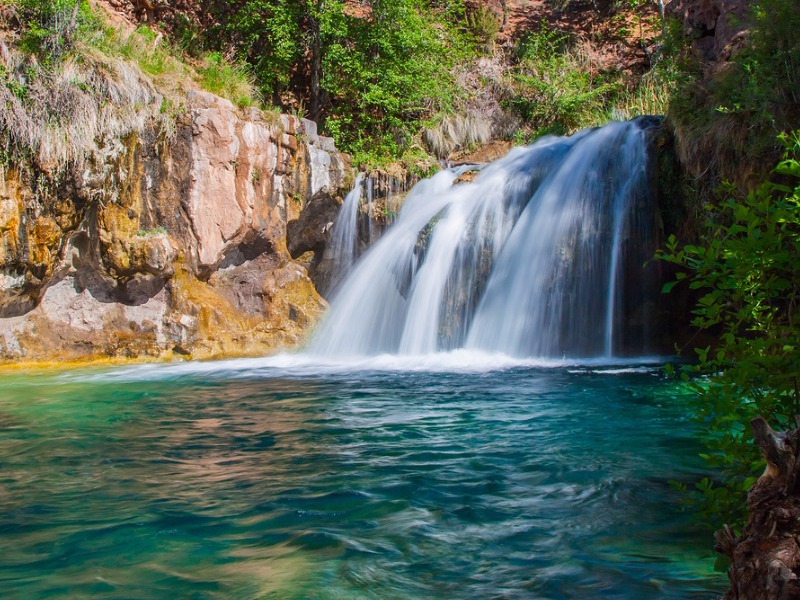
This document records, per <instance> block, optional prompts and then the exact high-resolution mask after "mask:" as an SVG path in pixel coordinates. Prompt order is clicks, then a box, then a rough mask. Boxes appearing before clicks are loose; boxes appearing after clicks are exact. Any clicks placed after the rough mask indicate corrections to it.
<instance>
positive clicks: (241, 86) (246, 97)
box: [198, 52, 259, 108]
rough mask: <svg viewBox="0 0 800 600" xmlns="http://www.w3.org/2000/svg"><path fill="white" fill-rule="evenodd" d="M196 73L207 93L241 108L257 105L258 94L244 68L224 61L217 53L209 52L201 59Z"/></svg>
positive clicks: (246, 69) (248, 73) (247, 71)
mask: <svg viewBox="0 0 800 600" xmlns="http://www.w3.org/2000/svg"><path fill="white" fill-rule="evenodd" d="M198 71H199V73H200V85H202V86H203V88H204V89H206V90H208V91H209V92H213V93H215V94H217V95H219V96H222V97H224V98H227V99H229V100H230V101H231V102H233V103H234V104H236V105H237V106H239V107H242V108H244V107H247V106H256V105H258V103H259V100H258V94H257V93H256V90H255V85H254V83H253V80H252V76H251V75H250V72H249V70H248V68H247V67H246V66H244V65H239V64H234V63H231V62H228V61H226V60H225V59H224V57H223V56H222V54H220V53H219V52H210V53H208V54H206V55H205V56H204V57H203V60H202V62H201V64H200V67H199V68H198Z"/></svg>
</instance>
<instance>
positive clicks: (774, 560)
mask: <svg viewBox="0 0 800 600" xmlns="http://www.w3.org/2000/svg"><path fill="white" fill-rule="evenodd" d="M751 425H752V427H753V435H754V438H755V440H756V443H758V445H759V447H760V448H761V452H762V453H763V454H764V458H765V459H766V460H767V468H766V470H765V471H764V474H763V475H761V477H760V478H759V479H758V481H757V482H756V483H755V484H754V485H753V487H752V488H751V489H750V492H749V493H748V495H747V504H748V510H749V514H748V519H747V524H746V525H745V527H744V530H743V531H742V534H741V535H739V536H736V535H735V534H734V532H733V529H732V528H731V527H729V526H727V525H726V526H725V527H724V528H723V529H722V530H720V531H718V532H717V533H716V534H715V537H716V539H717V545H716V549H717V551H718V552H722V553H724V554H726V555H728V557H729V558H730V560H731V566H730V568H729V569H728V577H729V579H730V582H731V587H730V589H729V590H728V593H727V594H725V600H789V599H798V600H800V578H799V576H800V489H798V468H800V458H798V457H799V456H800V427H798V428H797V429H791V430H789V431H785V432H775V431H774V430H773V429H772V428H771V427H770V426H769V425H768V424H767V422H766V421H765V420H764V419H763V418H761V417H758V418H756V419H753V421H752V422H751Z"/></svg>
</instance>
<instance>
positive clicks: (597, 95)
mask: <svg viewBox="0 0 800 600" xmlns="http://www.w3.org/2000/svg"><path fill="white" fill-rule="evenodd" d="M517 57H518V65H517V66H516V68H515V70H514V72H513V74H512V84H513V88H514V90H515V93H514V94H513V95H512V96H511V97H509V98H507V99H506V100H505V105H506V106H507V107H508V108H510V109H512V110H514V111H516V112H517V113H518V114H519V115H520V117H522V118H523V119H524V120H525V121H527V122H528V123H529V124H530V125H531V126H532V127H533V128H534V129H537V130H539V131H540V132H552V133H569V132H572V131H575V130H577V129H580V128H582V127H586V126H588V125H596V124H600V123H602V122H604V121H607V120H608V119H609V117H610V111H611V107H612V106H613V102H614V99H615V98H616V96H617V95H618V94H619V93H620V92H621V90H622V81H621V78H620V76H619V74H618V73H615V72H607V71H603V70H602V69H600V68H599V67H598V65H596V64H594V63H593V61H592V59H591V58H590V57H589V56H588V55H587V54H586V53H585V52H582V51H581V49H580V48H579V47H578V46H577V45H576V44H574V43H573V42H572V40H570V38H569V36H567V35H566V34H565V33H563V32H561V31H558V30H557V29H554V28H552V27H551V26H550V25H548V24H547V23H546V22H542V23H541V24H540V26H539V28H538V29H537V30H536V31H534V32H532V33H530V34H529V35H528V36H527V37H525V38H523V39H522V40H521V41H520V43H519V44H518V47H517Z"/></svg>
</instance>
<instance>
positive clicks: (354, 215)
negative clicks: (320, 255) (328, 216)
mask: <svg viewBox="0 0 800 600" xmlns="http://www.w3.org/2000/svg"><path fill="white" fill-rule="evenodd" d="M363 182H364V174H363V173H359V174H358V175H357V176H356V180H355V182H354V183H353V189H352V190H351V191H350V193H349V194H347V196H345V199H344V201H343V202H342V207H341V208H340V209H339V214H338V215H337V217H336V222H335V223H334V224H333V230H332V231H331V243H330V253H331V254H332V257H333V265H332V267H331V284H330V285H331V288H332V289H333V288H335V287H336V286H337V285H338V284H339V283H340V282H341V281H342V280H343V279H344V278H345V277H346V276H347V274H348V273H349V272H350V269H352V268H353V264H354V263H355V261H356V258H357V257H358V205H359V203H360V202H361V187H362V184H363Z"/></svg>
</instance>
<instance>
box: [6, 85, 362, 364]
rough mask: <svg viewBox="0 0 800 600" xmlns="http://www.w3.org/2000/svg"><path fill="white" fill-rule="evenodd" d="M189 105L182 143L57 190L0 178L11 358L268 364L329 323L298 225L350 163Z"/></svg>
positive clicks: (308, 141)
mask: <svg viewBox="0 0 800 600" xmlns="http://www.w3.org/2000/svg"><path fill="white" fill-rule="evenodd" d="M187 101H188V110H187V111H186V113H185V114H184V115H183V116H181V117H180V118H179V119H178V121H177V127H176V131H175V132H174V135H173V136H171V137H167V136H165V134H164V132H163V131H158V130H153V131H150V130H148V131H145V132H140V133H138V134H135V135H131V136H130V138H129V139H126V140H120V143H119V144H118V148H117V149H116V151H114V152H109V154H108V156H106V157H104V159H103V160H100V161H98V160H97V159H95V161H93V163H92V164H90V166H89V167H88V168H84V169H83V170H80V171H78V170H76V169H73V170H72V171H69V170H67V171H66V172H64V173H62V174H61V175H60V176H59V178H58V179H49V180H47V179H45V178H43V176H42V174H41V173H38V172H37V171H36V168H35V167H28V168H27V169H19V170H12V169H7V170H5V171H3V172H2V173H0V174H1V175H2V177H0V359H5V360H40V359H53V358H56V359H59V360H64V359H80V358H86V357H98V356H126V357H135V356H143V355H144V356H154V357H156V356H159V357H164V356H167V357H168V356H170V355H171V354H172V353H177V354H180V355H183V356H185V355H187V354H190V355H192V356H194V357H208V356H219V355H235V354H249V353H260V352H266V351H269V350H272V349H275V348H277V347H280V346H284V345H290V344H294V343H297V342H298V341H299V340H300V339H301V338H302V336H303V335H304V333H305V332H306V331H307V329H308V328H309V326H310V325H311V324H312V323H313V322H314V320H315V319H316V317H317V316H318V315H319V314H320V312H321V311H322V310H323V308H324V301H323V300H322V299H321V298H320V297H319V295H318V294H317V292H316V290H315V289H314V286H313V284H312V282H311V280H310V279H309V277H308V274H307V272H306V269H305V267H304V266H303V265H302V264H301V263H297V262H295V261H293V260H292V258H291V257H290V255H289V252H288V250H287V247H286V226H287V223H288V221H289V220H290V219H295V218H297V217H298V216H299V214H300V211H301V210H302V208H303V206H304V205H305V204H307V203H308V202H309V200H310V199H311V197H312V196H313V195H314V194H315V193H316V194H318V195H320V194H322V195H328V196H329V197H332V196H333V195H335V194H337V193H338V191H339V189H340V188H341V187H342V186H343V185H344V184H345V182H346V180H349V179H351V176H350V165H349V158H348V157H347V156H346V155H342V154H340V153H339V152H338V151H337V150H336V149H335V147H334V146H333V143H332V140H330V139H328V138H323V137H321V136H319V135H317V132H316V125H315V124H313V123H312V122H310V121H300V120H298V119H296V118H294V117H291V116H288V115H281V116H280V117H279V118H275V117H273V118H272V119H270V118H265V117H264V115H262V113H261V112H260V111H258V110H255V109H249V110H246V111H240V110H237V109H236V108H235V107H234V106H233V105H232V104H231V103H230V102H228V101H227V100H224V99H222V98H219V97H217V96H214V95H212V94H209V93H205V92H190V93H189V94H188V97H187ZM336 206H338V204H337V205H336Z"/></svg>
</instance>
